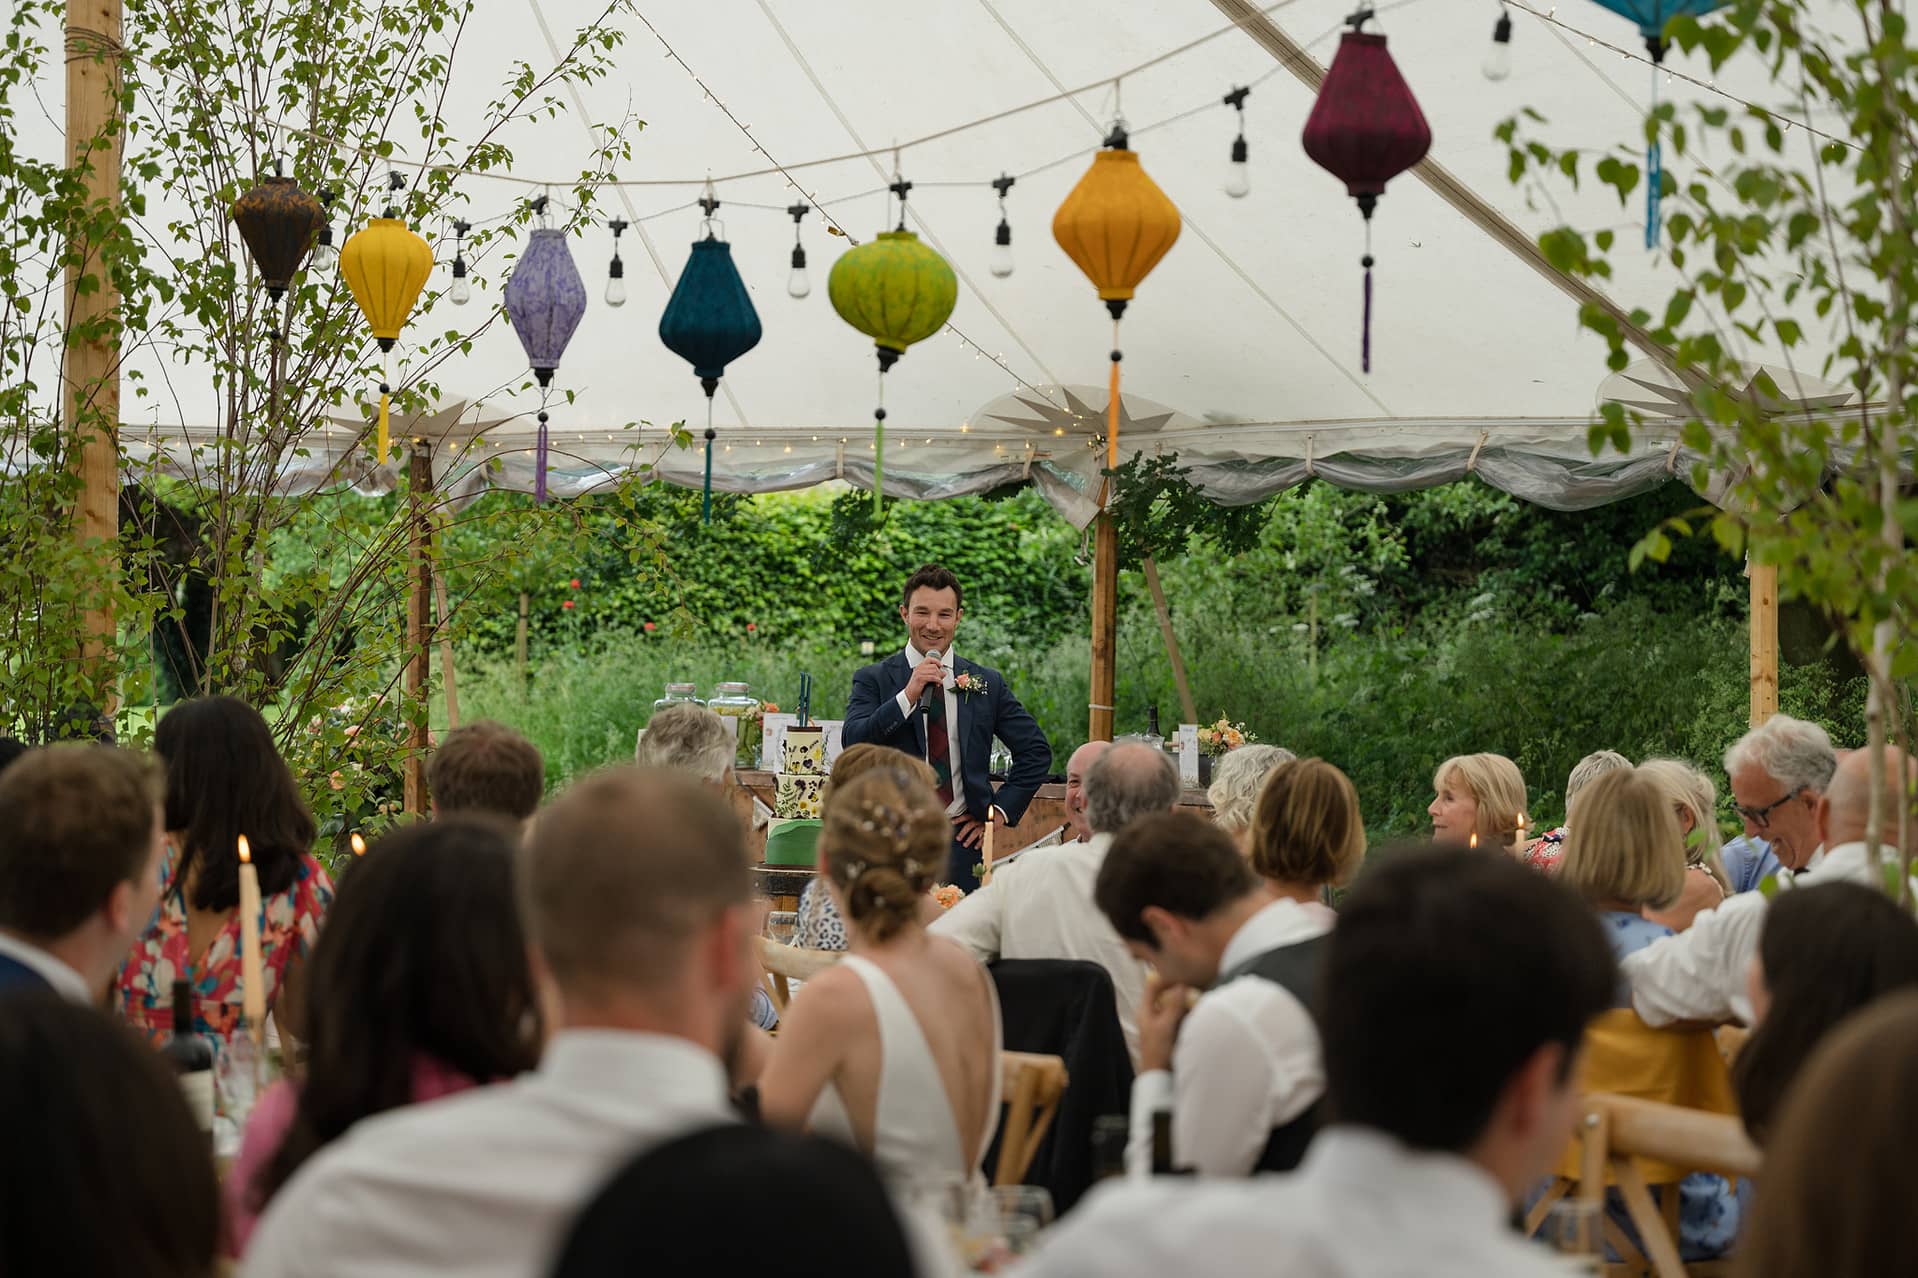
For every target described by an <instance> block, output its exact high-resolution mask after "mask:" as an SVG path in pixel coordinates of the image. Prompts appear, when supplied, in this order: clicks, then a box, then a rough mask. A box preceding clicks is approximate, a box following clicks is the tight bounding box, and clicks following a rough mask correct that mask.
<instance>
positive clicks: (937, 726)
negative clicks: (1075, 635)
mask: <svg viewBox="0 0 1918 1278" xmlns="http://www.w3.org/2000/svg"><path fill="white" fill-rule="evenodd" d="M963 603H964V600H963V598H962V595H961V591H960V588H959V579H958V578H957V577H955V576H953V575H952V573H951V571H950V570H948V569H945V568H942V567H940V566H939V565H938V564H927V565H926V566H925V567H923V568H921V569H919V571H917V572H915V573H913V574H912V576H910V577H908V578H907V579H906V588H905V590H904V591H902V592H901V594H900V605H899V617H900V620H902V621H904V622H905V623H906V635H907V641H906V646H905V650H904V651H903V652H898V653H894V654H893V655H892V656H890V657H887V658H886V659H885V660H884V661H881V662H877V663H876V664H874V665H870V666H867V667H865V668H864V669H862V670H860V671H859V672H858V673H857V674H855V675H854V676H853V677H852V701H851V702H850V703H849V704H848V705H847V706H846V726H845V731H844V733H843V737H842V739H843V740H844V742H845V744H847V745H857V744H858V743H859V742H861V741H870V742H873V743H874V744H876V745H883V746H891V747H893V748H894V749H896V750H905V751H909V752H910V753H912V754H916V755H918V756H919V757H920V758H922V759H924V760H925V761H926V762H927V763H929V764H931V765H932V771H933V775H934V776H936V777H938V778H939V797H940V799H941V800H942V801H943V802H944V803H945V804H946V805H947V806H946V813H947V815H948V816H950V817H951V818H952V831H953V833H952V852H951V858H950V860H949V861H948V862H947V866H946V873H947V881H948V882H951V883H953V884H955V885H957V886H959V887H961V888H964V889H965V890H967V891H971V890H972V889H973V888H975V887H977V886H978V885H979V880H978V876H977V875H975V874H974V873H973V866H974V865H975V864H977V863H978V861H979V857H980V850H979V849H980V843H981V841H982V839H983V837H984V835H985V828H986V822H987V821H996V822H998V823H999V824H1001V825H1008V826H1010V825H1017V824H1018V823H1019V818H1020V817H1022V816H1024V815H1025V812H1026V805H1027V804H1029V803H1031V802H1032V796H1033V794H1034V793H1036V792H1037V791H1038V789H1039V785H1040V783H1041V782H1043V781H1044V780H1045V779H1046V769H1047V768H1049V767H1050V766H1051V765H1052V749H1051V747H1050V746H1048V745H1047V744H1046V734H1045V733H1044V732H1043V731H1041V730H1040V727H1039V724H1038V721H1037V720H1035V719H1034V718H1033V717H1032V716H1031V715H1030V714H1029V713H1027V711H1026V708H1025V707H1024V706H1022V705H1020V704H1019V700H1018V698H1016V697H1014V696H1013V695H1012V693H1011V691H1010V690H1009V689H1008V688H1007V687H1006V681H1005V678H1004V677H1003V676H1002V675H1000V673H999V672H998V671H997V670H992V669H989V668H987V667H985V666H982V665H979V664H978V663H977V662H972V661H967V660H966V659H965V658H963V657H955V656H954V655H953V652H952V640H953V635H954V634H955V633H956V632H957V631H958V629H959V619H960V617H961V616H963V615H964V612H963ZM928 690H930V691H931V695H930V696H926V695H925V694H926V693H927V692H928ZM922 700H923V702H924V704H923V705H922V704H921V702H922ZM995 736H996V737H998V738H999V740H1000V741H1002V742H1004V743H1005V745H1006V748H1007V749H1009V750H1011V751H1012V769H1011V771H1010V772H1009V773H1008V774H1007V776H1006V781H1005V784H1004V786H1002V787H1001V788H1000V790H999V792H998V793H997V794H996V795H995V794H994V793H993V791H992V781H991V778H990V777H989V775H988V772H987V769H988V766H989V765H990V764H991V762H992V739H993V738H994V737H995Z"/></svg>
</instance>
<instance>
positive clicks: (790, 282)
mask: <svg viewBox="0 0 1918 1278" xmlns="http://www.w3.org/2000/svg"><path fill="white" fill-rule="evenodd" d="M811 210H812V205H810V204H806V203H804V202H801V203H799V204H793V205H790V206H788V207H787V209H786V213H787V215H788V216H790V217H791V218H792V220H793V270H792V274H791V275H788V276H787V277H786V296H788V297H805V296H806V295H807V294H809V293H811V292H812V281H811V280H810V279H808V278H806V246H805V245H803V244H801V243H800V242H799V219H800V218H802V217H804V216H806V214H807V213H808V212H810V211H811Z"/></svg>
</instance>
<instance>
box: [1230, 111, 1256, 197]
mask: <svg viewBox="0 0 1918 1278" xmlns="http://www.w3.org/2000/svg"><path fill="white" fill-rule="evenodd" d="M1251 94H1252V90H1251V89H1250V88H1248V87H1246V86H1244V85H1241V86H1240V87H1238V88H1236V89H1234V90H1232V92H1230V93H1228V94H1226V95H1225V104H1226V105H1227V106H1229V107H1231V108H1232V109H1234V110H1235V111H1237V112H1238V113H1239V136H1238V137H1236V138H1234V139H1233V140H1232V162H1231V163H1230V164H1228V165H1227V166H1226V170H1225V183H1224V186H1225V193H1226V194H1227V195H1229V196H1231V197H1232V198H1233V199H1235V200H1242V199H1244V198H1245V197H1246V196H1248V195H1250V194H1251V193H1252V174H1251V173H1250V171H1248V170H1247V168H1246V164H1245V160H1246V156H1247V155H1248V154H1249V153H1250V148H1249V147H1247V146H1246V144H1245V100H1246V98H1248V97H1250V96H1251Z"/></svg>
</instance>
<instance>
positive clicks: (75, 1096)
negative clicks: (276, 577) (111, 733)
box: [0, 747, 220, 1278]
mask: <svg viewBox="0 0 1918 1278" xmlns="http://www.w3.org/2000/svg"><path fill="white" fill-rule="evenodd" d="M97 748H101V749H104V748H106V747H97ZM61 752H64V750H63V751H61ZM135 806H137V807H140V808H142V809H143V810H144V809H145V808H146V805H145V804H144V803H141V804H136V805H135ZM0 1131H5V1132H6V1146H7V1149H8V1150H9V1151H10V1152H9V1154H8V1156H7V1157H6V1158H0V1274H8V1275H18V1278H28V1275H49V1276H50V1275H55V1274H60V1275H68V1274H71V1275H75V1276H76V1278H77V1275H81V1274H87V1275H101V1276H102V1278H104V1276H106V1275H127V1276H128V1278H131V1276H132V1275H136V1274H137V1275H139V1276H140V1278H206V1276H207V1275H208V1274H211V1273H212V1272H213V1262H214V1255H213V1253H214V1247H215V1244H216V1243H217V1242H218V1239H219V1230H220V1206H219V1203H220V1200H219V1195H218V1193H217V1191H216V1190H215V1188H214V1180H213V1159H212V1157H211V1155H210V1152H209V1151H208V1149H207V1139H206V1133H205V1132H204V1131H201V1130H200V1128H199V1127H198V1125H197V1124H196V1123H195V1122H194V1120H193V1115H192V1114H191V1112H189V1110H188V1109H187V1103H186V1098H185V1097H184V1096H182V1095H181V1093H180V1084H179V1080H178V1079H176V1078H175V1077H174V1075H173V1073H172V1072H171V1071H170V1070H169V1069H168V1068H167V1067H166V1065H165V1064H164V1063H163V1062H162V1061H161V1060H160V1058H159V1056H158V1055H157V1054H156V1053H154V1052H153V1051H151V1050H149V1049H148V1047H147V1045H146V1044H145V1043H144V1042H142V1041H141V1040H140V1038H139V1037H138V1036H136V1035H135V1034H133V1033H132V1032H130V1031H129V1030H128V1029H127V1028H126V1027H125V1026H124V1025H119V1024H116V1023H115V1022H114V1021H112V1020H110V1019H108V1018H107V1017H105V1016H102V1015H101V1014H100V1013H99V1012H97V1011H95V1010H93V1009H92V1008H88V1007H75V1006H73V1005H72V1004H71V1003H69V1002H66V1001H64V1000H62V999H59V998H56V997H54V996H53V995H52V994H50V993H47V992H46V991H44V990H42V991H37V992H21V993H18V994H16V995H14V996H12V997H10V998H8V999H7V1001H6V1006H5V1010H4V1011H0Z"/></svg>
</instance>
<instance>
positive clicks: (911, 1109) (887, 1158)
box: [811, 954, 1002, 1197]
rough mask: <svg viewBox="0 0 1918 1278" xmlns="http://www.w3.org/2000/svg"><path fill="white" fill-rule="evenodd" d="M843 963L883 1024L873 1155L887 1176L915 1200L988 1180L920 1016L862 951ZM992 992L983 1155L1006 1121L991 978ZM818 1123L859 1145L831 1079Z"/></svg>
mask: <svg viewBox="0 0 1918 1278" xmlns="http://www.w3.org/2000/svg"><path fill="white" fill-rule="evenodd" d="M843 962H844V964H845V966H846V967H848V968H850V969H852V970H853V971H854V972H857V973H858V974H859V979H860V980H861V981H863V982H864V983H865V986H866V996H867V997H868V998H870V999H871V1000H872V1010H873V1016H874V1019H876V1020H877V1021H878V1023H879V1099H878V1104H877V1105H876V1106H875V1108H874V1113H873V1133H872V1137H873V1140H872V1143H873V1148H872V1150H871V1151H870V1152H871V1156H872V1160H873V1162H874V1163H875V1164H877V1165H878V1167H879V1171H880V1173H881V1175H883V1176H884V1177H885V1178H886V1180H887V1181H888V1183H889V1184H891V1186H892V1187H893V1189H894V1191H895V1192H897V1193H900V1194H903V1195H906V1196H909V1197H914V1196H920V1195H927V1194H934V1193H938V1192H941V1191H942V1190H944V1189H945V1188H946V1187H949V1186H952V1185H954V1184H970V1183H972V1182H974V1181H980V1182H981V1183H983V1181H982V1179H981V1178H980V1176H979V1166H978V1163H977V1162H976V1161H975V1162H973V1163H972V1164H971V1165H970V1166H968V1165H967V1164H966V1161H965V1145H964V1142H963V1141H961V1140H960V1138H959V1124H958V1120H957V1118H956V1117H955V1116H954V1114H953V1108H952V1103H951V1101H950V1099H949V1098H948V1097H947V1095H946V1084H945V1080H944V1079H943V1078H942V1077H941V1076H940V1073H939V1063H938V1061H936V1060H935V1059H934V1058H933V1055H932V1048H931V1046H930V1045H929V1044H928V1043H927V1042H926V1034H925V1031H924V1030H922V1029H921V1028H920V1027H919V1018H918V1017H916V1016H914V1015H913V1012H912V1008H911V1006H910V1005H909V1004H908V1003H907V1002H906V999H905V996H904V995H903V994H901V993H900V992H899V987H898V986H896V985H894V984H893V983H892V978H891V977H889V976H887V975H886V974H885V972H883V971H882V970H880V968H879V966H878V965H877V964H875V963H873V962H872V961H871V960H870V959H865V958H861V957H860V956H859V955H857V954H848V955H847V956H846V957H845V959H844V960H843ZM986 992H987V994H988V996H989V997H990V998H991V1000H992V1101H991V1103H990V1104H989V1105H987V1106H986V1119H985V1130H984V1131H983V1132H981V1133H980V1136H979V1153H980V1155H981V1156H982V1157H983V1155H984V1154H985V1150H986V1146H987V1145H988V1144H990V1143H991V1141H992V1133H993V1129H994V1128H995V1127H997V1126H998V1123H999V1099H1000V1095H999V1052H1000V1045H1001V1041H1002V1040H1001V1033H1000V1025H999V997H998V993H997V992H996V991H995V990H994V989H993V987H992V982H991V980H989V979H988V980H987V981H986ZM811 1127H812V1130H813V1131H815V1132H818V1133H819V1134H820V1135H822V1136H830V1137H832V1138H833V1139H835V1140H841V1141H844V1142H845V1143H847V1144H849V1145H854V1146H856V1145H857V1144H858V1137H857V1135H856V1134H855V1132H854V1130H853V1125H852V1117H851V1115H850V1114H848V1113H847V1112H846V1105H845V1101H844V1100H842V1099H841V1098H840V1095H839V1089H838V1088H837V1087H836V1086H834V1085H833V1084H832V1083H831V1082H828V1083H827V1084H826V1088H825V1090H824V1091H823V1092H821V1093H820V1094H819V1099H818V1100H817V1101H816V1102H814V1104H813V1110H812V1119H811Z"/></svg>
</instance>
